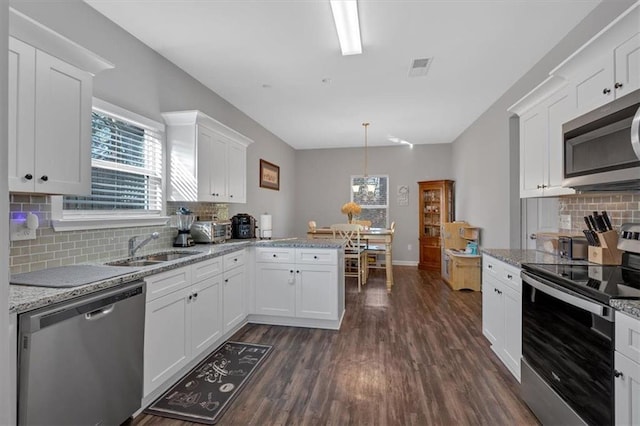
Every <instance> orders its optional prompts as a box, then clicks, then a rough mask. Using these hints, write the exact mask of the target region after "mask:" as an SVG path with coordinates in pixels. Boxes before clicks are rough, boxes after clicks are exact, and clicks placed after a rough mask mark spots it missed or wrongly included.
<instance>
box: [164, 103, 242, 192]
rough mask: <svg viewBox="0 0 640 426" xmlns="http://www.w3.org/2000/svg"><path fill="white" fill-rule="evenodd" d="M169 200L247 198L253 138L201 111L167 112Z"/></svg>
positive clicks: (165, 117)
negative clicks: (248, 155)
mask: <svg viewBox="0 0 640 426" xmlns="http://www.w3.org/2000/svg"><path fill="white" fill-rule="evenodd" d="M162 116H163V117H164V120H165V122H166V124H167V147H168V151H169V155H168V158H169V171H168V174H169V184H168V194H169V200H170V201H208V202H220V203H245V202H246V179H247V178H246V174H247V160H246V158H247V157H246V156H247V146H248V145H249V144H251V143H253V141H252V140H251V139H249V138H247V137H246V136H244V135H242V134H240V133H238V132H236V131H235V130H233V129H230V128H229V127H227V126H225V125H223V124H222V123H220V122H218V121H216V120H214V119H213V118H211V117H208V116H207V115H205V114H203V113H202V112H200V111H176V112H166V113H163V114H162Z"/></svg>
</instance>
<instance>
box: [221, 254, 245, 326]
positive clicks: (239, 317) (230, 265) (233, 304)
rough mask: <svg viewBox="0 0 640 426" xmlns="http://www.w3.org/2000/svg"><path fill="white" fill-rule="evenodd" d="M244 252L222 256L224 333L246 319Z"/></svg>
mask: <svg viewBox="0 0 640 426" xmlns="http://www.w3.org/2000/svg"><path fill="white" fill-rule="evenodd" d="M245 253H246V251H245V250H241V251H238V252H234V253H230V254H227V255H225V256H224V280H223V281H224V288H223V290H222V294H223V305H224V308H223V312H224V332H225V333H226V332H228V331H229V330H231V329H233V328H234V327H235V326H237V325H238V324H240V323H242V322H243V321H245V320H246V318H247V304H246V293H245V289H246V287H247V286H246V275H247V274H246V272H245V267H244V265H245V261H244V258H245Z"/></svg>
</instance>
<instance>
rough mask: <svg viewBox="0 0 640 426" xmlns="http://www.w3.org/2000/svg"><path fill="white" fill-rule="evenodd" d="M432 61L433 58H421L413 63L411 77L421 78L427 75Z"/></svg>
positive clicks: (410, 70) (410, 71)
mask: <svg viewBox="0 0 640 426" xmlns="http://www.w3.org/2000/svg"><path fill="white" fill-rule="evenodd" d="M432 61H433V58H421V59H414V60H413V61H411V68H409V77H421V76H423V75H427V72H428V71H429V66H431V62H432Z"/></svg>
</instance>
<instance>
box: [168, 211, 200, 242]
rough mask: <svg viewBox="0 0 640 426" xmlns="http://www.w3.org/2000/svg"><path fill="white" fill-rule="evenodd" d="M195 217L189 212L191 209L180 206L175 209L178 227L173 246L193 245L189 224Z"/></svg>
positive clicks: (191, 223)
mask: <svg viewBox="0 0 640 426" xmlns="http://www.w3.org/2000/svg"><path fill="white" fill-rule="evenodd" d="M195 219H196V217H195V215H194V214H192V213H191V210H189V209H187V208H184V207H180V208H179V209H178V211H176V218H175V221H176V227H177V228H178V235H177V236H176V239H175V240H174V241H173V246H174V247H191V246H193V245H195V242H194V241H193V238H191V233H190V232H191V225H193V222H194V221H195Z"/></svg>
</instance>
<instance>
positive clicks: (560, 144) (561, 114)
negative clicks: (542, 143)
mask: <svg viewBox="0 0 640 426" xmlns="http://www.w3.org/2000/svg"><path fill="white" fill-rule="evenodd" d="M545 109H546V112H547V122H548V126H547V127H548V138H547V150H546V153H545V164H546V167H545V179H544V184H545V186H546V188H544V190H543V193H544V196H557V195H566V194H574V193H575V190H573V189H571V188H563V187H562V179H563V178H564V164H563V159H564V136H563V133H562V125H563V124H564V123H565V122H567V121H569V120H570V119H571V118H573V115H574V114H575V112H576V111H575V106H574V101H573V99H572V98H571V94H570V93H569V90H568V89H567V88H566V87H565V88H563V89H561V90H560V91H559V92H558V93H555V94H554V95H553V96H551V98H549V99H548V100H547V101H546V102H545Z"/></svg>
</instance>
